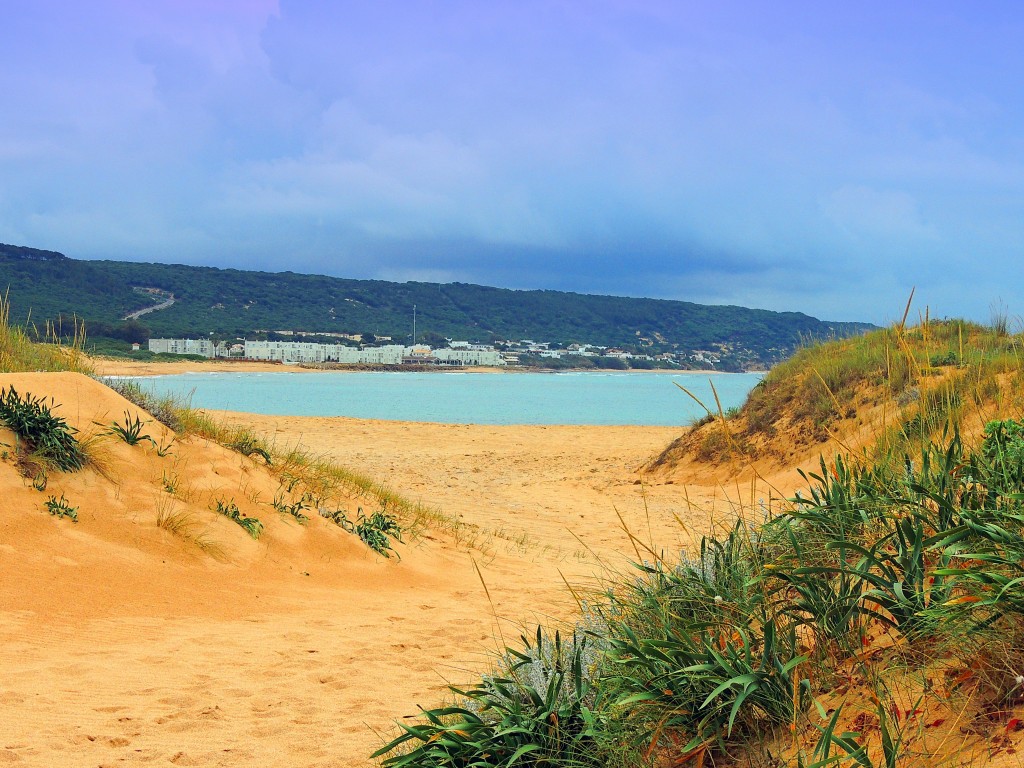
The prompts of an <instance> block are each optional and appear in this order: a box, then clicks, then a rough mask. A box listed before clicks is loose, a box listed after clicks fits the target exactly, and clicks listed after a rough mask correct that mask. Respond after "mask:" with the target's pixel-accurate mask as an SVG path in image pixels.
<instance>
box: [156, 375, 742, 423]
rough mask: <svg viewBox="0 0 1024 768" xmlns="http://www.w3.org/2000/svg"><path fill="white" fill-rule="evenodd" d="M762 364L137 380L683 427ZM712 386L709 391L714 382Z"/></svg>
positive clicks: (355, 409)
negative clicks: (726, 368)
mask: <svg viewBox="0 0 1024 768" xmlns="http://www.w3.org/2000/svg"><path fill="white" fill-rule="evenodd" d="M761 378H762V374H760V373H734V374H729V373H727V374H714V375H710V376H709V375H708V374H706V373H681V374H665V373H638V372H630V373H618V372H614V373H612V372H566V373H467V372H445V373H398V372H396V373H388V372H374V373H349V372H324V373H289V372H281V373H277V372H274V373H195V374H180V375H172V376H156V377H151V378H144V379H138V381H139V383H140V385H141V386H142V387H143V388H144V389H147V390H150V391H152V392H154V393H156V394H174V395H176V396H178V397H180V398H183V399H187V400H190V401H191V404H192V405H193V406H194V407H199V408H210V409H215V410H229V411H244V412H247V413H261V414H267V415H276V416H351V417H355V418H363V419H386V420H398V421H426V422H437V423H443V424H595V425H615V424H635V425H650V426H676V425H679V426H682V425H686V424H689V423H691V422H692V421H693V420H694V419H697V418H700V417H701V416H703V415H704V414H705V410H704V409H703V408H702V407H701V406H700V405H698V404H697V403H696V402H694V400H693V398H691V397H690V396H688V395H687V394H686V393H685V392H683V391H682V390H681V389H680V388H679V386H677V384H678V385H681V386H682V387H685V388H686V389H687V390H689V391H690V392H692V393H693V394H694V395H695V396H696V397H697V398H698V399H700V400H701V402H703V403H704V404H705V405H706V406H707V407H708V408H710V409H711V410H712V411H715V410H717V407H716V405H715V392H717V394H718V398H719V400H720V402H721V404H722V408H723V409H726V410H727V409H729V408H732V407H734V406H739V405H741V404H742V403H743V402H744V400H745V399H746V397H747V394H748V393H749V392H750V390H751V389H752V388H753V387H754V386H755V385H756V384H757V383H758V382H759V381H760V380H761ZM712 386H713V387H714V392H713V391H712Z"/></svg>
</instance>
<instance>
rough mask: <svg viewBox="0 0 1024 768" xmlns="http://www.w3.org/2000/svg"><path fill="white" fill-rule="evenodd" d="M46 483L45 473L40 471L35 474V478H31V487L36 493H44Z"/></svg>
mask: <svg viewBox="0 0 1024 768" xmlns="http://www.w3.org/2000/svg"><path fill="white" fill-rule="evenodd" d="M47 481H48V478H47V476H46V472H45V471H43V470H42V469H40V470H39V471H38V472H37V473H36V475H35V477H33V478H32V487H33V488H35V489H36V490H37V491H45V490H46V483H47Z"/></svg>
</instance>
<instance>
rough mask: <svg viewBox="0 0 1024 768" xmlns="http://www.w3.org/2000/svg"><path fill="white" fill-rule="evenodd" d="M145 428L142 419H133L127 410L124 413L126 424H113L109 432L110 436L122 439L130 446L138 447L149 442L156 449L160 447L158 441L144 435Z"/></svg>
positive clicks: (136, 417)
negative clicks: (144, 442) (143, 429)
mask: <svg viewBox="0 0 1024 768" xmlns="http://www.w3.org/2000/svg"><path fill="white" fill-rule="evenodd" d="M143 426H144V425H143V423H142V419H141V418H139V417H138V416H135V417H132V415H131V412H130V411H128V410H126V411H125V412H124V424H118V423H116V422H115V423H113V424H111V426H110V429H109V430H108V431H109V433H110V434H112V435H117V436H118V437H120V438H121V439H122V440H124V441H125V442H126V443H128V445H138V444H139V443H140V442H142V441H143V440H148V441H149V442H151V443H152V444H153V446H154V447H158V446H157V442H156V440H154V439H153V438H152V437H150V436H149V435H145V434H143V433H142V428H143Z"/></svg>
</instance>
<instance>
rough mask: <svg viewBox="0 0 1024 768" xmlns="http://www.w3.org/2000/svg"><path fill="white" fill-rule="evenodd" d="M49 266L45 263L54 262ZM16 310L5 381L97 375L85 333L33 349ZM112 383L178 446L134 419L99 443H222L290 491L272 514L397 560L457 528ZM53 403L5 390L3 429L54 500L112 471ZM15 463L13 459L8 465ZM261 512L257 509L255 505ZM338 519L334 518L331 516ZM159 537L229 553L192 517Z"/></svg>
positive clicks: (332, 469) (374, 487) (167, 518)
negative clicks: (430, 530) (410, 542)
mask: <svg viewBox="0 0 1024 768" xmlns="http://www.w3.org/2000/svg"><path fill="white" fill-rule="evenodd" d="M44 261H45V259H44ZM8 318H9V304H8V303H7V299H6V297H0V373H15V372H26V371H54V372H58V371H70V372H78V373H85V374H89V375H91V374H92V369H91V368H90V367H89V365H88V358H87V357H86V356H85V355H84V354H83V352H82V345H83V344H84V339H85V337H84V333H82V332H81V328H80V326H76V330H75V331H74V332H73V333H72V334H71V336H70V338H71V340H72V341H71V343H70V344H64V343H62V341H61V338H62V337H61V335H60V333H59V332H53V333H52V334H51V336H52V341H51V343H40V342H38V341H33V339H32V338H31V337H30V334H28V333H26V331H25V330H24V329H23V328H19V327H17V326H12V325H10V324H9V322H8ZM102 381H103V383H104V384H105V385H107V386H109V387H110V388H112V389H113V390H115V391H116V392H118V393H119V394H121V395H122V396H123V397H125V398H126V399H127V400H128V401H130V402H132V403H134V404H135V405H137V406H139V407H140V408H142V409H144V410H147V411H148V412H149V413H150V414H151V415H152V416H153V417H154V418H155V419H156V420H157V421H158V422H160V423H162V424H163V425H165V426H166V427H167V428H168V429H169V430H171V433H173V434H171V436H170V437H169V438H163V439H161V440H160V441H158V440H157V439H156V438H154V437H153V436H152V435H150V434H148V433H147V432H146V424H147V422H145V421H143V419H142V418H141V417H140V416H139V415H137V414H136V415H133V414H132V413H130V412H129V411H128V410H125V412H124V419H123V420H122V421H121V422H113V423H110V424H107V425H103V424H101V425H99V426H105V430H104V431H103V432H101V433H99V435H98V436H99V437H106V436H107V435H110V436H114V437H116V438H118V439H120V440H122V441H123V442H125V443H126V444H128V445H132V446H137V445H147V444H148V445H149V446H151V447H152V449H153V450H154V451H155V452H156V454H157V456H159V457H161V458H166V457H169V456H170V455H171V453H172V449H173V446H174V445H175V440H176V439H186V440H187V439H188V437H189V436H197V437H202V438H205V439H208V440H211V441H212V442H215V443H218V444H220V445H222V446H224V447H226V448H229V449H231V450H233V451H236V452H237V453H239V454H241V455H243V456H247V457H249V458H251V459H253V460H256V459H259V460H260V461H261V462H262V463H263V464H264V465H265V466H266V467H267V468H268V470H269V471H271V472H272V473H274V474H275V475H276V476H277V477H278V478H279V479H280V482H281V486H282V491H281V492H280V493H279V494H278V495H277V496H276V497H275V500H274V502H273V504H272V506H274V507H275V508H277V509H278V510H279V511H281V510H284V511H287V512H288V513H289V514H290V515H291V516H292V517H293V518H294V519H296V520H298V521H299V522H307V521H308V519H309V518H308V516H307V515H304V514H302V510H303V509H307V508H320V510H321V514H323V511H324V510H326V509H331V510H333V512H332V514H335V515H340V518H339V520H343V521H344V522H343V523H339V524H341V525H342V527H343V528H345V530H347V531H348V532H350V533H352V534H354V535H355V536H357V537H358V538H359V539H360V540H361V541H363V542H364V543H365V544H366V545H367V546H368V547H369V548H371V549H373V550H374V551H376V552H378V553H379V554H382V555H384V556H385V557H389V556H390V555H391V554H392V553H394V543H395V542H401V541H402V535H403V532H405V531H411V532H412V533H413V534H415V533H416V532H417V531H419V530H420V529H421V528H423V527H424V526H425V525H428V524H430V525H434V526H437V525H449V524H452V522H451V521H447V520H446V519H445V518H444V516H443V515H441V514H440V513H439V512H438V511H437V510H433V509H429V508H427V507H425V506H423V505H420V504H416V503H413V502H410V501H408V500H406V499H405V498H403V497H401V496H400V495H398V494H395V493H394V492H392V491H391V490H389V489H388V488H387V487H386V486H384V485H382V484H380V483H378V482H376V481H374V480H373V479H371V478H368V477H366V476H363V475H360V474H359V473H356V472H352V471H350V470H348V469H346V468H344V467H341V466H338V465H337V464H335V463H334V462H332V461H330V460H328V459H326V458H321V457H316V456H312V455H310V454H309V453H307V452H305V451H303V450H301V449H300V448H298V447H294V448H289V449H285V450H278V449H277V448H275V446H273V445H271V444H270V443H268V442H267V441H266V440H265V439H264V438H263V437H261V436H260V435H257V434H255V433H254V432H252V431H251V430H249V429H246V428H243V427H229V426H226V425H223V424H220V423H218V422H216V421H215V420H214V419H212V418H211V417H210V416H209V415H207V414H205V413H203V412H202V411H199V410H196V409H193V408H191V407H190V406H189V404H188V403H187V402H186V401H184V400H181V399H178V398H174V397H159V396H154V395H152V394H150V393H148V392H146V391H145V390H143V389H142V388H141V387H140V386H139V385H138V384H137V383H136V382H134V381H131V380H127V379H106V380H102ZM52 406H53V401H52V399H51V400H49V401H47V400H46V399H45V396H43V395H38V394H32V393H25V394H21V393H19V392H17V391H16V389H15V388H14V387H13V386H11V387H5V388H3V389H2V390H0V425H3V426H5V427H7V428H9V429H10V430H11V431H12V432H14V434H15V437H16V440H17V444H16V445H14V446H8V447H13V448H14V458H15V463H16V465H17V467H18V469H19V471H20V472H21V473H22V475H23V476H25V477H26V478H28V479H29V480H31V481H32V484H33V486H34V487H36V488H37V489H38V490H40V491H42V490H45V489H46V487H47V482H48V474H47V472H48V471H52V470H59V471H63V472H71V471H75V470H78V469H81V468H82V467H84V466H86V465H89V466H92V467H93V468H94V469H96V470H97V471H100V472H101V474H105V473H106V468H105V466H104V465H103V462H102V461H101V457H100V456H99V455H98V454H96V453H95V451H91V450H90V449H91V448H93V443H94V442H95V439H96V437H97V436H95V435H94V436H93V437H91V438H87V439H85V440H80V439H78V437H76V434H77V430H75V429H74V428H73V427H71V426H69V425H68V424H67V422H66V421H65V420H64V419H63V418H61V417H59V416H56V415H55V414H53V413H52V411H51V407H52ZM7 456H8V453H7V451H4V458H7ZM179 485H180V477H179V475H178V474H177V473H176V472H173V471H172V472H171V473H168V472H167V471H166V470H165V471H164V473H163V476H162V479H161V487H162V488H163V490H164V491H166V492H167V493H168V494H171V495H172V496H177V495H178V494H179V492H180V487H179ZM351 496H355V497H356V498H357V499H359V500H366V501H369V502H370V503H374V504H376V505H377V506H378V510H377V511H375V512H372V513H371V514H370V515H369V516H366V515H364V514H363V511H362V509H361V508H360V509H359V510H358V518H357V519H356V521H355V522H354V523H352V522H349V519H348V517H347V516H346V515H345V513H344V512H343V511H342V510H341V509H340V506H341V504H342V502H343V500H345V499H348V498H349V497H351ZM254 503H255V502H254ZM45 506H46V508H47V509H48V510H49V511H50V512H51V513H52V514H54V515H57V516H60V517H71V518H72V520H74V521H75V522H77V513H76V511H75V510H76V509H77V508H75V507H71V506H70V505H68V504H66V501H65V499H64V497H63V495H61V498H60V499H59V500H58V499H56V498H54V497H50V499H49V500H48V501H47V502H46V504H45ZM211 508H212V509H213V510H214V511H216V512H219V513H220V514H223V515H225V516H227V517H229V518H230V519H231V520H234V521H235V522H236V523H238V524H239V525H240V526H241V527H243V528H244V529H245V530H246V532H247V533H248V534H249V535H250V536H252V537H253V538H259V537H260V535H261V534H262V533H263V529H264V526H263V523H262V522H261V521H260V520H259V519H258V518H256V517H254V516H251V515H248V514H246V513H244V512H242V511H241V510H240V509H239V507H238V505H237V504H236V503H235V502H234V500H233V499H227V500H225V499H223V498H218V499H214V500H213V501H212V504H211ZM325 516H330V515H325ZM156 524H157V527H159V528H162V529H164V530H167V531H169V532H171V533H174V534H175V535H177V536H179V537H180V538H183V539H186V540H188V541H192V542H194V543H195V544H197V545H198V546H199V547H200V548H201V549H202V550H203V551H205V552H208V553H210V554H212V555H213V556H215V557H222V556H223V554H224V553H223V550H222V548H221V546H220V545H219V544H217V543H215V542H212V541H210V540H209V539H208V537H206V536H205V535H204V534H198V535H193V534H192V533H191V529H192V527H194V518H193V516H192V515H191V514H189V513H186V512H174V513H169V512H167V510H166V509H164V510H163V511H158V514H157V518H156Z"/></svg>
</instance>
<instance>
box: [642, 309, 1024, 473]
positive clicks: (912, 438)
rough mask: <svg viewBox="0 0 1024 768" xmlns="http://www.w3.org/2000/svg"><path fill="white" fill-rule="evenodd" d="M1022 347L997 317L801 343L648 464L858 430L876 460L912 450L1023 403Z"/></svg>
mask: <svg viewBox="0 0 1024 768" xmlns="http://www.w3.org/2000/svg"><path fill="white" fill-rule="evenodd" d="M1021 344H1022V338H1021V336H1019V335H1015V334H1011V333H1009V332H1008V330H1007V328H1006V325H1005V322H999V323H994V324H993V325H992V326H982V325H979V324H976V323H970V322H967V321H964V320H930V319H925V321H924V322H922V323H921V324H920V325H918V326H915V327H907V326H906V325H904V324H903V323H900V324H897V325H894V326H892V327H890V328H884V329H881V330H877V331H873V332H871V333H868V334H865V335H862V336H857V337H851V338H847V339H841V340H835V341H831V342H828V343H824V344H810V345H807V346H805V347H804V348H802V349H800V350H798V351H797V352H796V353H795V354H794V355H793V356H792V357H791V358H790V359H788V360H786V361H784V362H782V363H779V364H778V365H776V366H775V367H773V368H772V369H771V370H770V371H769V372H768V374H767V375H766V376H765V377H764V379H763V380H762V381H761V383H759V384H758V385H757V386H756V387H755V388H754V389H753V390H752V391H751V393H750V395H749V397H748V399H747V402H746V403H745V404H744V405H743V407H742V408H740V409H737V410H736V411H733V412H730V413H724V414H722V413H718V412H717V409H716V408H715V406H714V405H713V404H711V405H710V406H709V407H708V412H707V416H706V417H705V418H703V419H701V420H699V421H698V422H697V423H696V424H695V425H694V429H693V430H691V431H690V432H688V433H687V434H685V435H683V436H682V437H680V438H679V439H678V440H676V441H675V442H674V443H673V444H672V445H670V446H669V447H668V448H667V449H666V450H665V451H664V452H663V453H662V454H661V456H659V457H658V458H657V459H655V461H654V462H653V463H652V465H651V468H652V469H654V468H659V467H664V466H670V465H672V464H673V463H674V462H676V461H678V460H679V459H680V458H682V457H685V456H693V457H696V458H697V459H699V460H701V461H710V462H722V461H726V460H728V459H730V458H737V457H739V458H748V457H754V456H756V457H758V458H763V457H766V456H774V457H775V458H777V459H783V458H786V457H787V456H788V455H789V451H791V450H792V449H793V448H804V449H807V448H809V447H812V446H814V445H821V444H824V443H826V442H828V441H830V440H833V439H834V440H835V441H836V443H837V444H838V445H839V446H840V448H847V449H848V448H849V447H850V446H849V445H847V444H846V441H847V440H848V439H850V436H851V434H852V433H855V432H857V431H858V430H864V431H866V432H867V433H868V434H870V435H871V436H872V438H873V439H874V440H875V442H874V444H873V448H872V450H873V451H874V455H875V457H876V458H879V459H883V458H884V456H885V455H887V454H890V455H896V456H899V455H902V454H903V453H905V452H907V451H917V450H920V448H921V447H922V446H924V445H926V444H927V443H928V441H929V440H931V439H933V438H935V437H936V436H937V435H939V434H940V433H941V432H942V430H943V429H947V430H948V429H951V428H953V427H956V428H960V429H963V430H965V431H967V432H970V433H971V434H977V433H978V432H979V431H980V430H981V427H982V426H983V425H984V424H985V423H986V421H987V420H988V419H989V418H990V417H992V418H994V417H995V416H994V415H995V414H998V413H999V412H1009V413H1015V414H1016V413H1020V412H1021V407H1022V406H1024V399H1022V398H1024V375H1022V373H1024V367H1022V360H1021V351H1022V348H1021ZM854 439H855V438H854Z"/></svg>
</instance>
